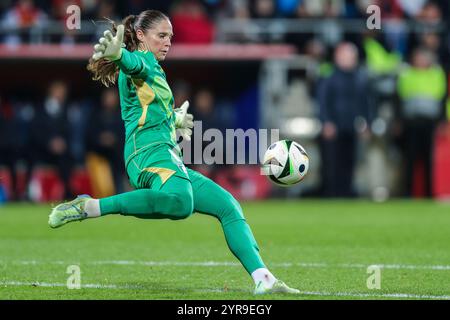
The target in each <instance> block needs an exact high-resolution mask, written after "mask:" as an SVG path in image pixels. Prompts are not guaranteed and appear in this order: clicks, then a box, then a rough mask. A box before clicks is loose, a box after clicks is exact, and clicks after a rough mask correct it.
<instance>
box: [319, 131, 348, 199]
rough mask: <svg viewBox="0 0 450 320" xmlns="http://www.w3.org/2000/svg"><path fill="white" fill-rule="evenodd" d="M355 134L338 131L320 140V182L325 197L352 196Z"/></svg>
mask: <svg viewBox="0 0 450 320" xmlns="http://www.w3.org/2000/svg"><path fill="white" fill-rule="evenodd" d="M355 146H356V136H355V135H354V134H352V133H348V134H345V133H340V134H338V136H337V137H336V138H335V139H333V140H324V141H322V182H323V193H324V196H326V197H352V196H354V191H353V189H352V182H353V173H354V167H355Z"/></svg>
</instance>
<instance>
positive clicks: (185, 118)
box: [174, 101, 194, 141]
mask: <svg viewBox="0 0 450 320" xmlns="http://www.w3.org/2000/svg"><path fill="white" fill-rule="evenodd" d="M188 108H189V101H185V102H183V104H182V105H181V107H179V108H178V109H175V110H174V112H175V128H177V129H178V131H179V132H180V135H181V136H182V137H183V140H187V141H191V135H192V128H193V127H194V121H193V119H194V116H193V115H192V114H190V113H187V109H188Z"/></svg>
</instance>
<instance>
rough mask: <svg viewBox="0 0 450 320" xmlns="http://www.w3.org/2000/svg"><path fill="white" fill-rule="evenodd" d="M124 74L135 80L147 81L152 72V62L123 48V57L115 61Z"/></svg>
mask: <svg viewBox="0 0 450 320" xmlns="http://www.w3.org/2000/svg"><path fill="white" fill-rule="evenodd" d="M114 62H115V63H116V64H117V66H118V67H119V68H120V70H122V72H123V73H125V74H126V75H129V76H131V77H133V78H139V79H146V78H147V77H148V75H149V74H150V72H151V69H152V67H153V66H152V65H151V62H152V61H151V60H150V59H147V58H145V59H144V57H142V56H141V55H138V54H137V53H135V52H130V51H128V50H127V49H124V48H122V56H121V57H120V59H119V60H116V61H114Z"/></svg>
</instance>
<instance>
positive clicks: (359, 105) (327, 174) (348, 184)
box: [317, 43, 369, 197]
mask: <svg viewBox="0 0 450 320" xmlns="http://www.w3.org/2000/svg"><path fill="white" fill-rule="evenodd" d="M334 61H335V67H334V70H333V72H332V73H331V75H330V76H329V77H328V78H325V79H324V80H323V81H321V82H320V84H319V85H318V89H317V92H318V96H317V99H318V103H319V108H320V109H319V111H320V112H319V116H320V119H321V121H322V124H323V130H322V142H323V145H322V152H323V156H322V159H323V168H322V169H323V173H322V174H323V184H324V193H325V195H326V196H329V197H351V196H353V190H352V181H353V171H354V167H355V150H356V138H357V135H356V130H355V125H356V124H357V123H359V124H360V126H359V128H358V131H359V132H366V133H367V119H368V117H369V110H368V101H367V96H368V93H367V88H368V78H367V76H366V73H365V72H364V71H362V70H361V69H360V68H359V66H358V50H357V48H356V46H354V45H353V44H351V43H341V44H339V46H338V47H337V48H336V49H335V54H334ZM363 119H366V122H364V120H363ZM358 120H359V121H358Z"/></svg>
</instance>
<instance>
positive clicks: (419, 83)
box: [397, 65, 447, 119]
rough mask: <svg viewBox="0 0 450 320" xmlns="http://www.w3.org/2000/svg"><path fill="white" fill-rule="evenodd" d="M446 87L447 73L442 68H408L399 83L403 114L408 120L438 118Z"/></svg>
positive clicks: (403, 72) (400, 77) (398, 88)
mask: <svg viewBox="0 0 450 320" xmlns="http://www.w3.org/2000/svg"><path fill="white" fill-rule="evenodd" d="M446 86H447V81H446V76H445V72H444V70H443V69H442V68H441V67H440V66H437V65H436V66H432V67H430V68H428V69H418V68H413V67H408V68H406V69H405V70H403V71H402V72H401V73H400V75H399V78H398V82H397V90H398V94H399V96H400V98H401V99H402V102H403V103H402V108H403V109H402V110H403V114H404V115H405V116H406V117H407V118H413V117H425V118H429V119H436V118H438V117H439V115H440V114H441V111H442V109H441V108H442V100H443V99H444V97H445V92H446Z"/></svg>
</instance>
